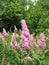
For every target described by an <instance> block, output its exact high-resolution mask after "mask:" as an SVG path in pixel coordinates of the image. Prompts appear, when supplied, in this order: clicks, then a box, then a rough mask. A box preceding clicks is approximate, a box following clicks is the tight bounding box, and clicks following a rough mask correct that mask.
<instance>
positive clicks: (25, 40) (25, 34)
mask: <svg viewBox="0 0 49 65" xmlns="http://www.w3.org/2000/svg"><path fill="white" fill-rule="evenodd" d="M21 26H22V32H21V40H22V46H23V47H24V48H29V44H30V38H31V35H30V33H29V30H28V28H27V25H26V22H25V20H22V21H21Z"/></svg>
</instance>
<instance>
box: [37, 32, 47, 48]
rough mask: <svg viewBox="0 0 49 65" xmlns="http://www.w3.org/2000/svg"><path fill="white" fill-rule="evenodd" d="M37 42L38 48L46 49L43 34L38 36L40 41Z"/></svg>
mask: <svg viewBox="0 0 49 65" xmlns="http://www.w3.org/2000/svg"><path fill="white" fill-rule="evenodd" d="M38 42H39V47H46V44H45V36H44V33H41V34H40V39H39V41H38Z"/></svg>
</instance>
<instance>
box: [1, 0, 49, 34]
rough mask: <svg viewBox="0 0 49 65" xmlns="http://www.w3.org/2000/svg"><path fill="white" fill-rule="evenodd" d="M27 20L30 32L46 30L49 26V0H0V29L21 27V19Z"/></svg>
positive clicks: (8, 29)
mask: <svg viewBox="0 0 49 65" xmlns="http://www.w3.org/2000/svg"><path fill="white" fill-rule="evenodd" d="M22 19H25V20H26V23H27V25H28V28H29V30H30V33H33V32H35V33H40V32H46V31H47V30H48V28H49V0H34V2H33V1H32V0H0V31H2V28H3V27H5V28H6V30H7V31H10V29H11V30H13V26H14V25H16V27H17V28H18V29H19V28H21V25H20V21H21V20H22Z"/></svg>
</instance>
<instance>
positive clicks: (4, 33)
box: [2, 28, 8, 36]
mask: <svg viewBox="0 0 49 65" xmlns="http://www.w3.org/2000/svg"><path fill="white" fill-rule="evenodd" d="M2 34H3V35H4V36H8V33H7V32H6V30H5V28H3V32H2Z"/></svg>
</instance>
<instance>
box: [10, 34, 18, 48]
mask: <svg viewBox="0 0 49 65" xmlns="http://www.w3.org/2000/svg"><path fill="white" fill-rule="evenodd" d="M11 46H12V47H13V48H15V47H16V46H17V42H16V37H15V34H14V33H13V34H12V41H11Z"/></svg>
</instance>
